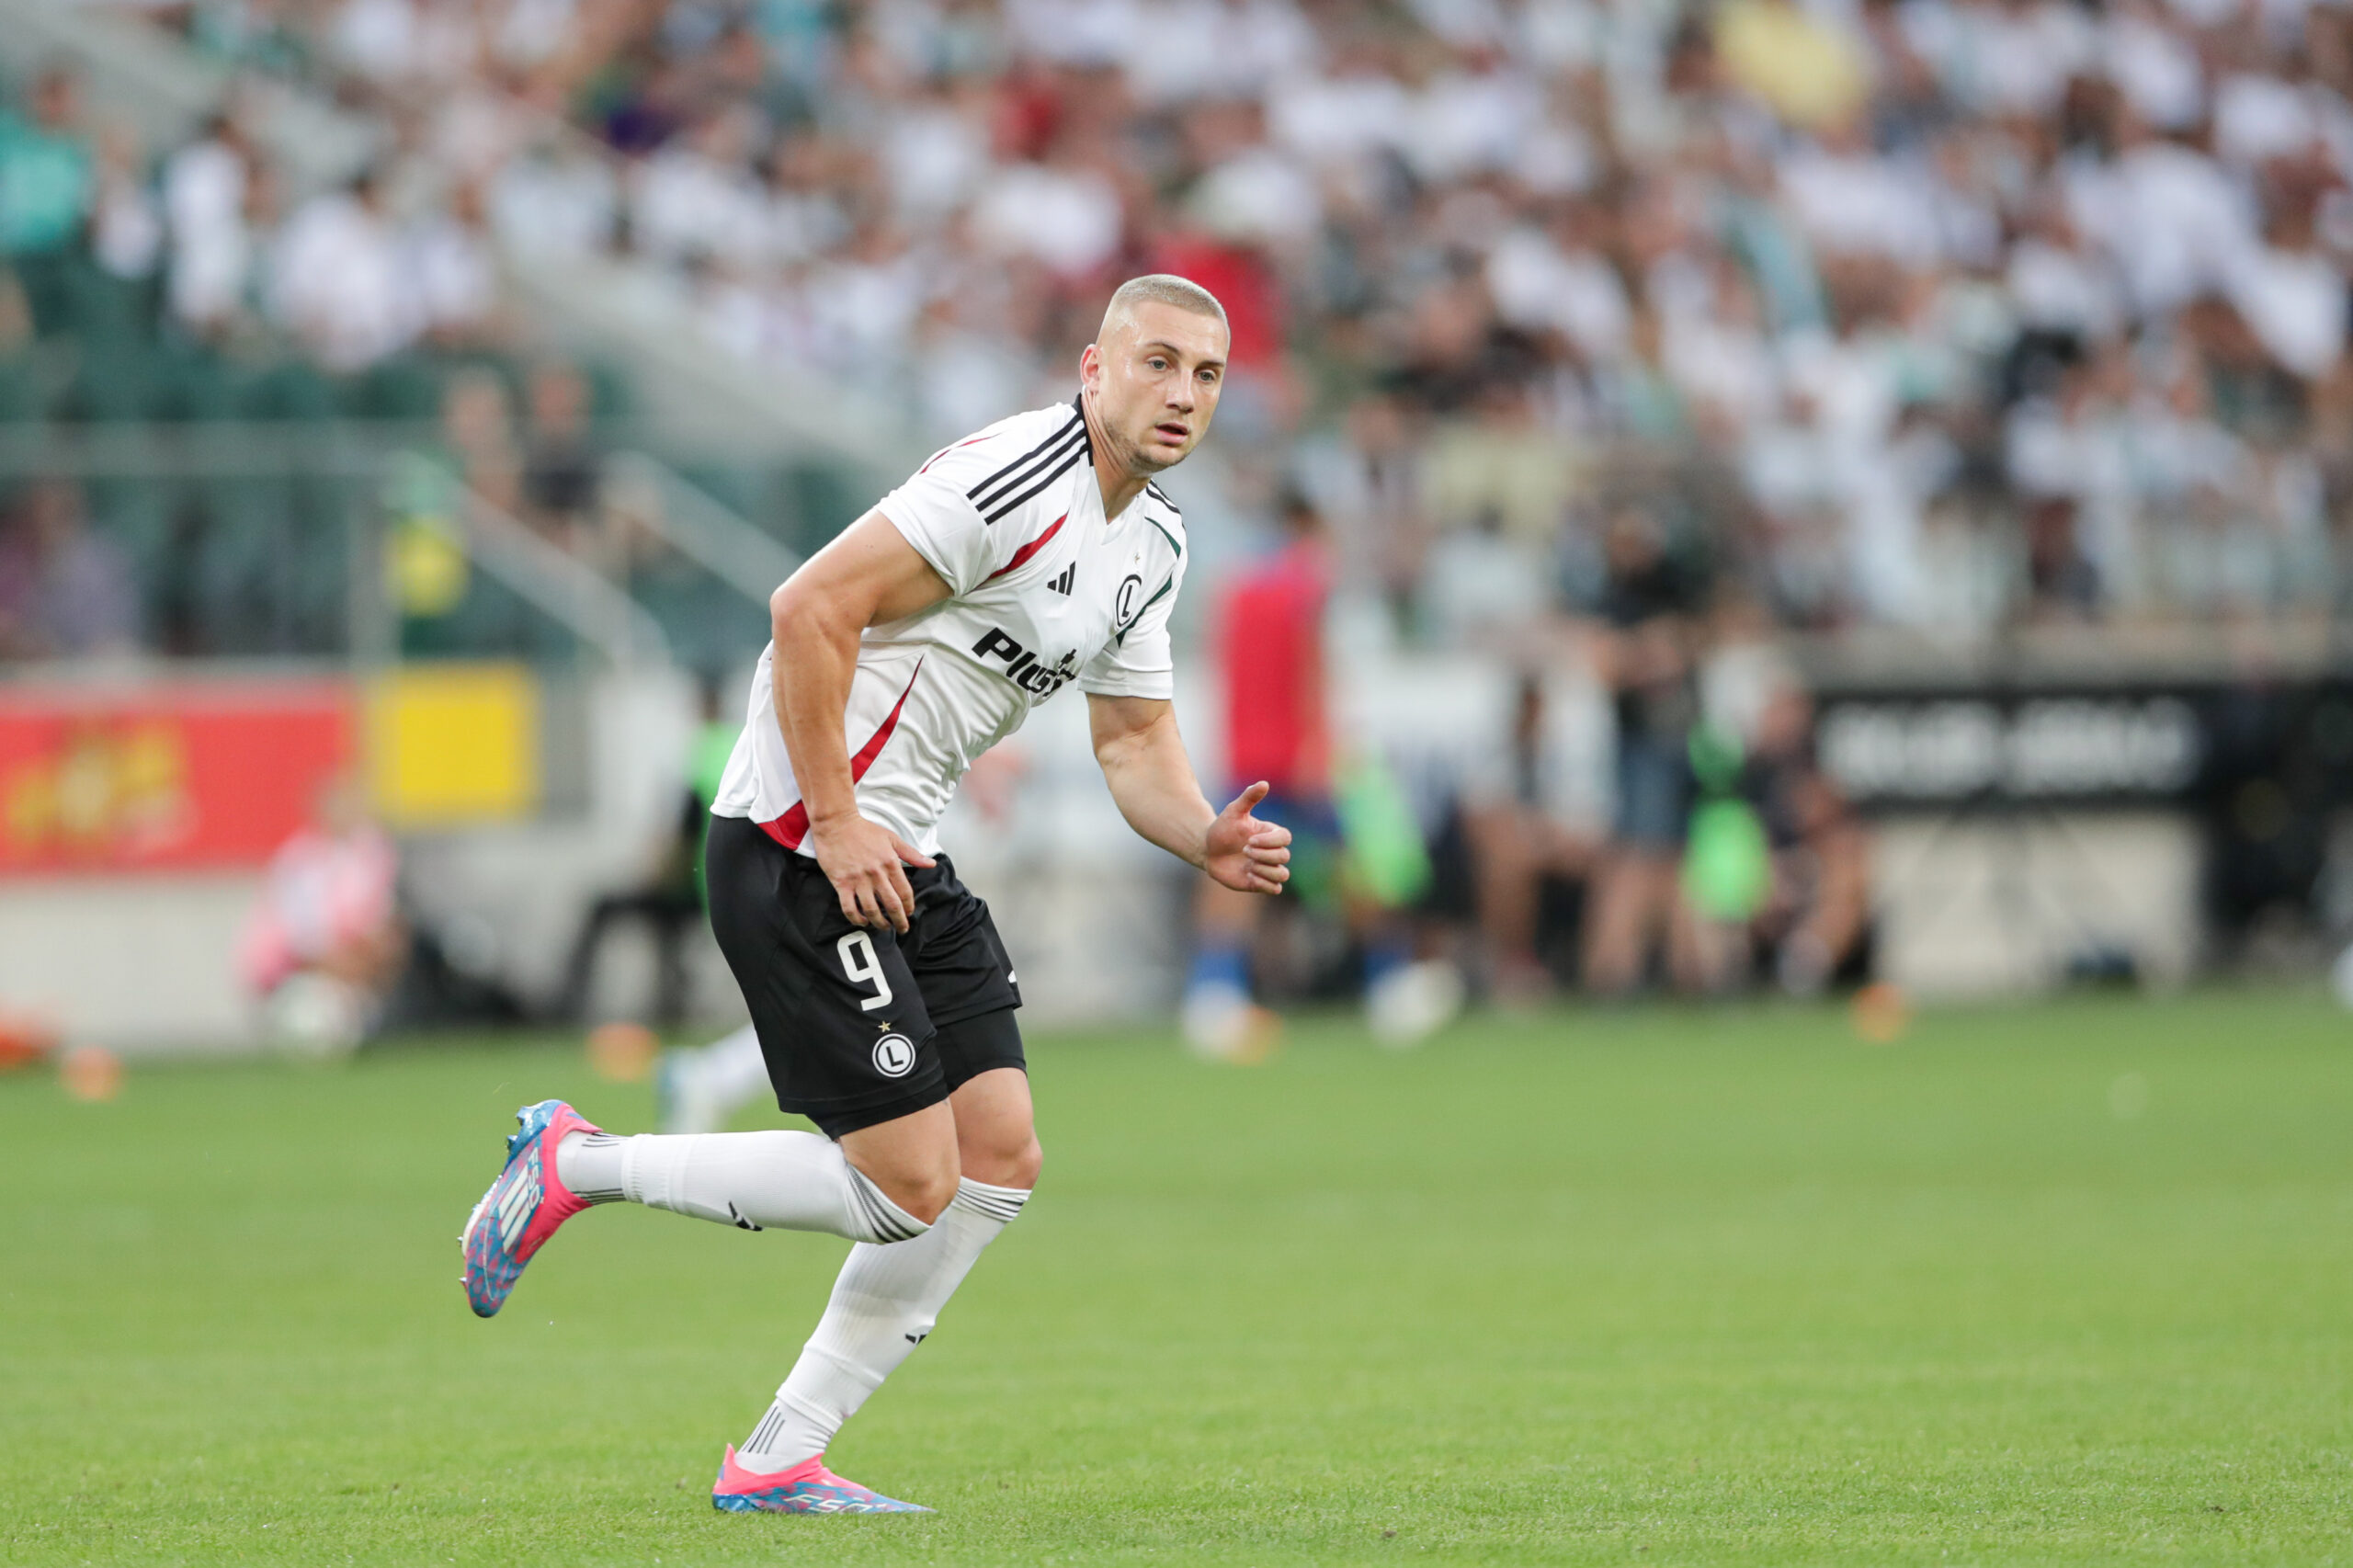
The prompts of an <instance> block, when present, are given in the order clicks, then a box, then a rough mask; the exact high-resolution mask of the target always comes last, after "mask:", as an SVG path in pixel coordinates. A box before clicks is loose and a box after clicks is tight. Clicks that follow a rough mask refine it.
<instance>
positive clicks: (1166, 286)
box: [1095, 272, 1233, 343]
mask: <svg viewBox="0 0 2353 1568" xmlns="http://www.w3.org/2000/svg"><path fill="white" fill-rule="evenodd" d="M1144 304H1152V305H1174V306H1176V308H1177V309H1178V310H1180V311H1189V312H1192V313H1193V314H1195V315H1197V316H1213V317H1215V318H1216V320H1217V324H1218V325H1220V326H1222V327H1225V328H1226V330H1227V331H1229V332H1231V331H1232V330H1233V327H1232V325H1231V324H1229V323H1228V322H1227V321H1226V319H1225V307H1224V306H1223V305H1221V304H1219V303H1218V302H1217V296H1216V295H1215V294H1212V293H1211V292H1210V291H1209V290H1207V289H1204V288H1202V287H1201V286H1200V285H1199V284H1198V283H1196V282H1194V281H1193V280H1192V279H1191V278H1179V277H1177V276H1176V274H1175V273H1173V272H1147V273H1145V274H1144V275H1143V276H1142V278H1129V279H1128V280H1127V281H1126V282H1125V283H1122V284H1120V286H1119V287H1118V288H1117V289H1115V290H1112V291H1111V302H1110V303H1109V304H1108V305H1106V306H1104V307H1103V324H1102V325H1101V326H1098V327H1097V328H1096V329H1095V340H1096V341H1097V343H1100V342H1101V341H1102V340H1103V339H1105V338H1107V337H1108V336H1110V335H1111V329H1112V328H1113V327H1115V326H1117V325H1118V324H1120V322H1121V321H1122V320H1124V319H1125V318H1126V317H1127V316H1128V315H1130V314H1131V312H1133V311H1134V310H1135V308H1136V307H1137V306H1138V305H1144Z"/></svg>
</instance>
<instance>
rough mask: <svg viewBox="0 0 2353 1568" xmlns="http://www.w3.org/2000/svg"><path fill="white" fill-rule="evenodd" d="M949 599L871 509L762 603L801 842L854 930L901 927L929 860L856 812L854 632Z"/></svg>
mask: <svg viewBox="0 0 2353 1568" xmlns="http://www.w3.org/2000/svg"><path fill="white" fill-rule="evenodd" d="M946 597H948V585H947V584H945V583H943V582H941V581H940V580H939V574H938V573H936V572H934V571H933V570H932V569H931V567H930V565H929V564H928V563H927V562H925V560H924V558H923V557H922V556H920V555H918V554H916V553H915V547H914V546H913V545H911V544H909V543H908V542H907V541H906V539H905V538H904V536H903V535H902V534H901V533H900V532H899V530H898V529H897V528H895V527H893V526H892V523H891V520H890V519H889V518H888V517H884V516H883V515H882V514H881V512H879V511H875V512H869V513H867V514H866V516H864V517H860V518H859V519H858V521H857V522H855V523H852V524H851V525H850V526H849V528H847V530H845V531H844V532H843V533H842V535H841V537H840V538H838V539H836V540H834V542H833V543H831V544H829V545H827V546H825V548H824V549H823V550H821V551H818V552H817V553H816V554H814V555H813V556H811V557H810V558H809V559H808V560H807V561H806V562H803V563H802V564H801V569H800V570H799V571H797V572H795V573H794V574H792V575H791V576H790V577H789V578H787V579H786V580H785V584H784V585H783V586H782V587H780V588H779V589H777V591H776V592H775V593H773V594H771V595H769V596H768V620H769V626H770V629H771V631H772V633H773V635H774V636H775V638H776V670H777V675H776V680H775V683H774V684H775V687H776V719H777V724H778V727H779V729H781V730H782V731H783V732H784V749H785V753H786V755H788V756H790V757H791V758H792V776H793V778H794V779H795V780H797V781H798V782H799V784H800V786H801V800H802V801H804V802H805V803H806V804H807V805H808V808H809V836H808V839H807V840H806V842H807V845H808V846H809V849H810V852H811V853H812V854H813V855H814V856H815V857H816V858H817V864H818V865H819V867H821V868H822V869H824V873H825V875H826V877H827V879H828V880H830V881H832V882H833V884H834V891H835V892H836V893H838V894H839V895H840V897H841V901H842V913H843V914H844V915H847V916H848V917H849V918H850V919H851V920H853V921H855V922H857V923H858V925H861V926H881V925H882V924H884V923H886V922H887V923H888V924H890V925H891V926H894V927H896V928H897V929H899V930H902V931H904V930H905V929H906V928H907V917H908V915H911V914H912V913H913V912H914V910H915V892H914V890H913V889H912V888H911V887H909V886H908V884H907V873H906V871H905V869H904V867H905V866H928V865H930V864H931V862H930V861H929V860H927V859H926V858H924V857H923V855H922V854H921V853H920V852H919V851H917V850H916V849H915V847H914V846H911V845H909V844H907V843H905V842H904V840H902V839H901V838H899V837H898V835H895V834H893V833H892V832H891V831H890V830H889V829H888V828H885V827H883V826H882V825H881V824H879V823H871V822H869V821H867V820H866V819H865V818H864V817H861V816H859V815H858V790H857V785H856V783H855V781H853V780H852V779H851V778H850V772H849V742H848V740H847V737H846V734H845V733H844V722H843V715H844V714H845V713H846V712H847V710H848V708H849V686H850V677H851V676H853V675H854V674H856V673H857V669H858V634H859V633H860V632H862V631H865V630H866V629H867V628H868V627H870V626H872V625H874V624H875V623H877V622H878V621H886V620H897V619H901V618H902V617H904V616H910V615H913V614H915V612H916V611H917V610H921V609H926V608H929V607H931V606H932V605H936V604H938V602H939V601H940V600H942V599H944V598H946ZM788 672H789V676H788Z"/></svg>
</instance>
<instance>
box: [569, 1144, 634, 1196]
mask: <svg viewBox="0 0 2353 1568" xmlns="http://www.w3.org/2000/svg"><path fill="white" fill-rule="evenodd" d="M626 1142H629V1140H628V1139H627V1138H626V1137H621V1136H617V1135H616V1134H614V1133H610V1132H587V1133H583V1134H581V1135H580V1142H579V1143H578V1144H577V1145H575V1146H574V1153H573V1157H572V1158H571V1160H570V1161H568V1162H567V1161H565V1160H564V1159H563V1157H562V1155H561V1153H560V1154H559V1157H558V1163H557V1174H558V1176H559V1177H560V1176H562V1174H563V1165H565V1164H567V1163H568V1164H570V1165H572V1166H573V1167H574V1169H575V1170H576V1171H578V1172H580V1173H582V1176H581V1179H580V1180H579V1181H577V1182H566V1183H564V1185H565V1186H566V1187H570V1188H571V1189H572V1196H573V1197H574V1198H577V1199H580V1201H581V1202H583V1203H618V1202H619V1201H620V1199H622V1198H623V1197H625V1196H627V1195H626V1194H625V1193H624V1192H623V1191H622V1190H621V1188H622V1179H623V1178H622V1175H621V1172H622V1169H623V1165H622V1161H623V1158H624V1151H623V1150H622V1147H621V1146H622V1145H623V1144H624V1143H626Z"/></svg>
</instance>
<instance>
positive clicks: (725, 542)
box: [612, 451, 801, 610]
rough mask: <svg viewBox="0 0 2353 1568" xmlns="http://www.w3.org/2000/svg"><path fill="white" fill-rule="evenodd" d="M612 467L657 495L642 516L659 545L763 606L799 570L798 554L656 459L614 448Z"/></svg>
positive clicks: (799, 560) (760, 606)
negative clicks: (648, 512) (658, 501)
mask: <svg viewBox="0 0 2353 1568" xmlns="http://www.w3.org/2000/svg"><path fill="white" fill-rule="evenodd" d="M612 468H613V471H614V472H616V473H617V474H620V475H622V476H625V477H631V478H634V479H636V480H637V481H638V482H639V483H642V484H644V485H646V486H648V487H649V488H651V489H653V490H655V491H658V492H659V493H660V494H661V496H662V500H663V505H662V506H660V507H658V508H656V509H655V510H654V513H653V514H652V515H650V516H649V517H646V518H645V519H644V520H645V522H646V524H647V525H648V526H649V527H650V528H653V530H654V532H655V533H656V534H658V535H660V536H661V538H662V540H663V542H664V543H665V544H667V545H669V546H670V547H671V548H672V549H674V550H676V551H678V553H679V554H681V555H684V556H686V557H687V558H688V560H690V561H692V562H695V564H697V565H698V566H700V567H701V568H703V570H705V571H707V572H709V573H710V574H711V575H712V576H714V577H716V578H718V579H719V580H720V581H721V582H722V583H724V584H726V585H727V586H728V587H730V588H732V589H733V590H734V591H735V592H737V593H739V594H741V595H743V596H744V597H745V598H746V599H748V600H750V601H751V602H752V603H753V604H755V605H756V606H758V607H759V608H761V609H762V610H766V609H767V602H768V595H769V594H770V593H772V592H774V591H775V589H776V587H777V586H778V585H779V584H781V583H782V582H783V581H784V580H785V579H786V578H787V577H790V576H791V575H792V574H793V573H794V572H795V571H797V570H799V568H800V566H801V557H800V555H798V554H797V553H795V552H794V551H790V550H788V549H786V548H785V547H784V546H783V545H780V544H779V543H778V542H777V541H776V540H773V539H770V538H769V537H768V536H767V534H766V533H764V532H762V531H761V529H760V528H758V527H757V526H756V525H755V524H754V523H752V522H751V521H750V520H749V519H748V518H746V517H743V516H742V515H740V514H739V513H737V512H735V511H734V510H733V508H731V507H728V506H722V504H721V503H720V502H718V501H717V500H715V499H713V498H712V497H711V495H710V493H709V492H707V491H705V490H704V489H703V488H702V486H700V485H699V484H697V483H694V482H693V481H692V480H689V479H688V478H687V477H686V476H685V475H683V474H681V473H679V472H677V471H676V469H674V468H672V467H670V465H669V464H667V463H665V462H664V461H662V460H660V459H659V458H655V457H653V456H650V455H649V454H647V453H645V452H640V451H625V452H617V453H615V454H614V455H613V458H612Z"/></svg>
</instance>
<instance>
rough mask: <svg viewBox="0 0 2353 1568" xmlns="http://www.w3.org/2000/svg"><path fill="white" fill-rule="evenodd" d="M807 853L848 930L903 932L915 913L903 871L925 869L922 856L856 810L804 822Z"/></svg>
mask: <svg viewBox="0 0 2353 1568" xmlns="http://www.w3.org/2000/svg"><path fill="white" fill-rule="evenodd" d="M809 852H810V853H811V854H813V855H814V856H816V857H817V865H818V867H819V868H820V869H822V870H824V873H825V880H826V881H830V882H832V883H833V884H834V892H835V894H836V895H838V896H839V897H840V899H841V901H842V914H843V915H845V916H846V917H847V919H848V920H849V922H850V924H851V925H853V926H886V925H887V926H890V927H891V928H892V930H894V931H904V930H905V929H906V928H907V922H908V920H909V919H911V918H913V916H914V915H915V888H914V887H913V886H912V885H910V884H909V883H908V881H907V873H906V868H907V867H909V866H928V865H930V864H931V863H932V862H931V859H930V858H929V857H927V856H926V855H925V854H924V852H923V851H922V850H920V849H917V848H916V847H915V846H914V845H912V844H909V843H908V842H907V841H906V840H905V839H904V838H901V837H900V836H899V835H897V834H895V833H892V831H891V830H890V829H889V828H887V827H884V826H883V825H882V824H881V823H879V822H869V821H868V820H867V819H866V818H864V817H862V816H859V815H858V814H857V813H855V812H852V813H851V814H849V815H847V816H842V817H834V818H830V819H828V820H826V821H824V822H817V821H812V822H811V823H810V824H809Z"/></svg>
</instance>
